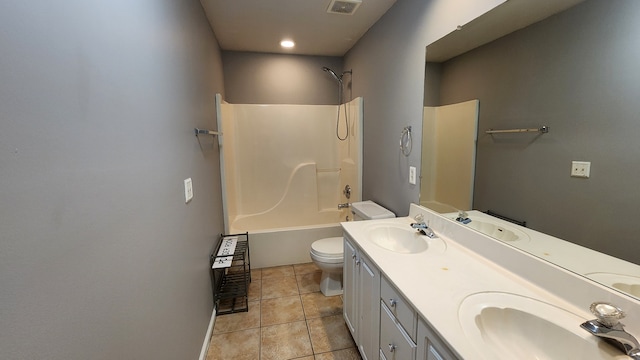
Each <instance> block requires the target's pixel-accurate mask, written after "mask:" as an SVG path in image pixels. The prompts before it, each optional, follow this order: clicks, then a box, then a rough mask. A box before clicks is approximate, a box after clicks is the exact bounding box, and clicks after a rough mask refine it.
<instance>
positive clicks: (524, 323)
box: [458, 292, 629, 360]
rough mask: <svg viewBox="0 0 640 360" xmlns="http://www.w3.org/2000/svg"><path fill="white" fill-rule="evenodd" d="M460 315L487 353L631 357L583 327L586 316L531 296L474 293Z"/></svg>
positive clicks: (523, 356) (538, 357)
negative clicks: (581, 325) (581, 326)
mask: <svg viewBox="0 0 640 360" xmlns="http://www.w3.org/2000/svg"><path fill="white" fill-rule="evenodd" d="M458 315H459V321H460V325H461V327H462V329H463V331H464V334H465V336H466V337H467V339H468V340H469V343H470V344H471V345H472V346H473V347H474V348H475V349H476V350H477V351H478V353H483V354H486V355H485V358H487V359H509V360H512V359H519V360H522V359H536V360H541V359H549V360H551V359H629V358H628V357H627V356H626V355H624V354H623V353H622V352H621V351H620V350H619V349H617V348H616V347H614V346H612V345H609V344H608V343H606V342H605V341H602V340H600V339H598V338H597V337H595V336H593V335H591V334H589V333H588V332H586V331H584V330H583V329H581V328H580V324H581V323H583V322H584V321H585V320H587V319H585V318H583V317H581V316H578V315H576V314H574V313H572V312H570V311H567V310H564V309H561V308H559V307H556V306H554V305H551V304H548V303H545V302H542V301H539V300H536V299H532V298H529V297H525V296H520V295H515V294H509V293H500V292H486V293H478V294H474V295H471V296H469V297H467V298H465V299H464V301H463V302H462V304H461V305H460V309H459V312H458Z"/></svg>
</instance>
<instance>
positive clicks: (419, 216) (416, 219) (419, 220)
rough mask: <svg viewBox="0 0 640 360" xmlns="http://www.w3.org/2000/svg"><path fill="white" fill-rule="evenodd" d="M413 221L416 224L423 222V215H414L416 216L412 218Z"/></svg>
mask: <svg viewBox="0 0 640 360" xmlns="http://www.w3.org/2000/svg"><path fill="white" fill-rule="evenodd" d="M413 219H414V220H415V221H417V222H423V221H424V215H422V213H419V214H416V216H414V217H413Z"/></svg>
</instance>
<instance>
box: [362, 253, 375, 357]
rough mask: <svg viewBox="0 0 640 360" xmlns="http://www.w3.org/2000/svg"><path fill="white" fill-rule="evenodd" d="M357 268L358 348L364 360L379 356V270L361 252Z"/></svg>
mask: <svg viewBox="0 0 640 360" xmlns="http://www.w3.org/2000/svg"><path fill="white" fill-rule="evenodd" d="M359 260H360V262H359V264H360V265H359V269H358V286H357V288H358V303H359V306H358V324H357V327H358V330H357V332H358V340H359V341H358V348H359V349H360V354H361V355H362V357H363V359H364V360H373V359H376V358H377V357H378V356H379V350H378V349H379V346H380V345H379V339H380V332H379V329H380V272H379V271H378V269H377V268H376V267H375V266H374V265H373V263H372V262H371V260H369V259H368V258H367V257H366V256H364V255H363V254H362V253H360V254H359Z"/></svg>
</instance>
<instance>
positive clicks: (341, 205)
mask: <svg viewBox="0 0 640 360" xmlns="http://www.w3.org/2000/svg"><path fill="white" fill-rule="evenodd" d="M350 206H351V203H344V204H338V210H340V209H346V208H348V207H350Z"/></svg>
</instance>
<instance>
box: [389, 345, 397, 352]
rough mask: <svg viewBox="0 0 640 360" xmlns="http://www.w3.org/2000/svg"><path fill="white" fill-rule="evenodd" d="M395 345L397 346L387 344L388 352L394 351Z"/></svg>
mask: <svg viewBox="0 0 640 360" xmlns="http://www.w3.org/2000/svg"><path fill="white" fill-rule="evenodd" d="M396 347H397V346H395V345H393V344H389V352H394V351H396Z"/></svg>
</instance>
